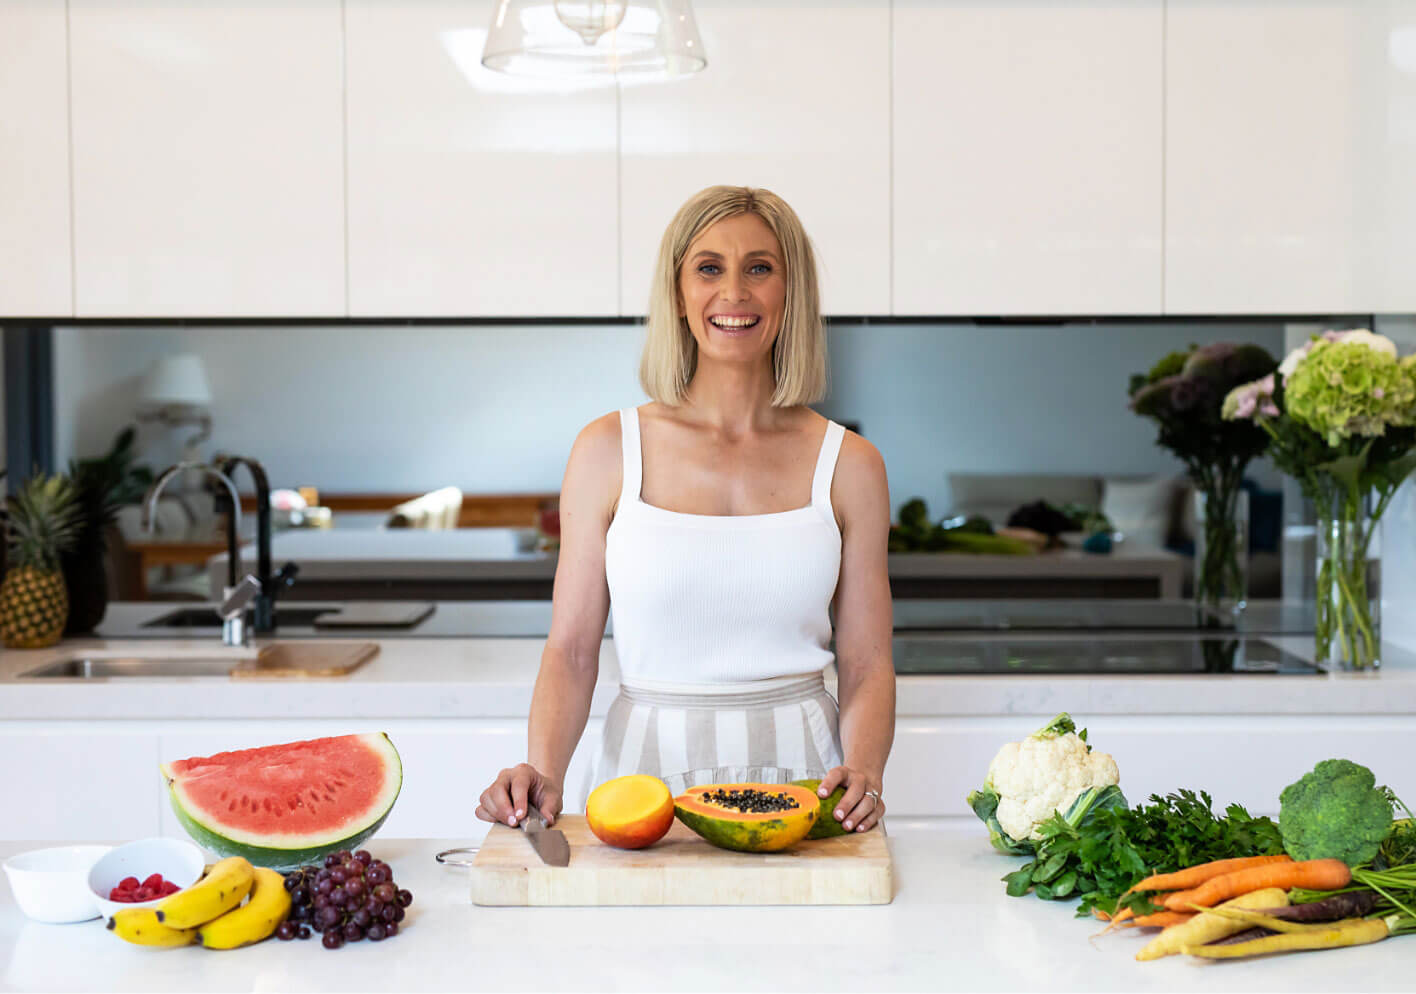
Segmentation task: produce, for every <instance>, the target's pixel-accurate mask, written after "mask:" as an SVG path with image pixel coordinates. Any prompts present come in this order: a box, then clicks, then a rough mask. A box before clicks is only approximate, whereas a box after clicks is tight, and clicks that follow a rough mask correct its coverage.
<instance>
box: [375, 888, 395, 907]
mask: <svg viewBox="0 0 1416 994" xmlns="http://www.w3.org/2000/svg"><path fill="white" fill-rule="evenodd" d="M374 897H376V898H378V899H379V900H380V901H382V902H383V903H384V904H391V903H392V902H393V901H396V900H397V899H398V888H397V887H395V886H393V884H379V885H378V886H377V887H375V888H374Z"/></svg>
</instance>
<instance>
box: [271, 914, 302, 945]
mask: <svg viewBox="0 0 1416 994" xmlns="http://www.w3.org/2000/svg"><path fill="white" fill-rule="evenodd" d="M299 934H300V928H299V926H298V925H296V924H295V923H294V922H292V921H290V920H289V919H286V920H285V921H283V922H281V923H280V924H279V925H277V926H276V927H275V937H276V938H277V939H279V940H281V941H282V942H289V941H290V940H291V939H293V938H295V936H297V935H299Z"/></svg>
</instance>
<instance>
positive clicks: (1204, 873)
mask: <svg viewBox="0 0 1416 994" xmlns="http://www.w3.org/2000/svg"><path fill="white" fill-rule="evenodd" d="M1291 862H1293V857H1292V856H1289V855H1286V854H1280V855H1277V856H1237V857H1235V858H1233V859H1216V860H1211V861H1210V862H1208V863H1196V864H1195V865H1194V866H1190V867H1186V868H1185V869H1183V870H1177V871H1176V872H1174V873H1157V874H1155V875H1153V876H1149V877H1146V878H1145V879H1144V880H1138V881H1136V882H1135V883H1133V884H1132V885H1131V886H1130V887H1128V888H1126V891H1125V893H1123V894H1122V895H1121V896H1122V897H1125V896H1126V894H1129V893H1131V892H1132V891H1137V890H1190V889H1192V888H1195V887H1198V886H1200V884H1202V883H1204V882H1205V881H1206V880H1209V879H1210V878H1211V877H1217V876H1220V875H1221V874H1224V873H1232V872H1233V871H1235V870H1246V869H1248V868H1249V867H1251V866H1264V865H1266V864H1268V863H1291Z"/></svg>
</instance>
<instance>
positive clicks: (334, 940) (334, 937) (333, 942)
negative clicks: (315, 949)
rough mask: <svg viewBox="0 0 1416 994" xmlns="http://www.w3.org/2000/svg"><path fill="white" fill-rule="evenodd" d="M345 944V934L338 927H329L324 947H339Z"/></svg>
mask: <svg viewBox="0 0 1416 994" xmlns="http://www.w3.org/2000/svg"><path fill="white" fill-rule="evenodd" d="M342 945H344V935H343V933H341V932H340V931H339V929H337V928H332V929H329V930H328V931H326V932H325V934H324V947H325V948H326V949H338V948H339V947H340V946H342Z"/></svg>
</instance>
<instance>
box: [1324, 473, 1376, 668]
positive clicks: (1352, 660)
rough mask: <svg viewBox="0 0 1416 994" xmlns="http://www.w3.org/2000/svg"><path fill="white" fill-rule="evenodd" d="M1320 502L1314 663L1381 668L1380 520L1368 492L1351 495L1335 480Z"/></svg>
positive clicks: (1332, 665)
mask: <svg viewBox="0 0 1416 994" xmlns="http://www.w3.org/2000/svg"><path fill="white" fill-rule="evenodd" d="M1319 490H1320V491H1322V498H1323V499H1320V500H1319V501H1317V547H1318V568H1317V590H1316V594H1315V600H1316V603H1315V604H1314V607H1315V623H1314V632H1313V634H1314V638H1315V639H1316V650H1317V652H1316V661H1317V662H1318V664H1319V665H1320V666H1324V667H1326V668H1328V669H1332V668H1337V669H1342V670H1375V669H1377V668H1378V667H1380V666H1381V644H1382V638H1381V559H1380V557H1379V555H1378V554H1377V553H1376V551H1375V550H1376V546H1375V544H1374V542H1373V539H1374V536H1375V534H1376V531H1377V527H1378V525H1379V524H1380V521H1379V520H1378V519H1377V518H1376V517H1374V516H1373V515H1372V500H1371V495H1370V494H1363V495H1359V496H1353V495H1352V494H1350V493H1348V492H1346V491H1345V490H1344V489H1343V488H1341V487H1340V485H1338V484H1337V483H1336V482H1335V481H1334V482H1333V483H1323V484H1321V485H1320V487H1319Z"/></svg>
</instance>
